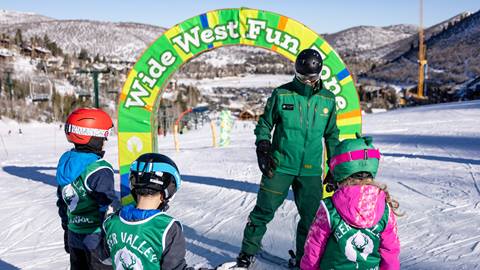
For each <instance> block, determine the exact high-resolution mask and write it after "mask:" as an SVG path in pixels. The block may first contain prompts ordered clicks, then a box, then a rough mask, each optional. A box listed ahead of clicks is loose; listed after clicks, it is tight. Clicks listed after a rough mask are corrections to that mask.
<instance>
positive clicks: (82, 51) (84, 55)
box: [78, 48, 88, 60]
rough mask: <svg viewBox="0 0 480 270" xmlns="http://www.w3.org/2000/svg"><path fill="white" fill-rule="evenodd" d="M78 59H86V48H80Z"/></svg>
mask: <svg viewBox="0 0 480 270" xmlns="http://www.w3.org/2000/svg"><path fill="white" fill-rule="evenodd" d="M78 59H79V60H88V52H87V50H86V49H84V48H82V49H81V50H80V53H79V54H78Z"/></svg>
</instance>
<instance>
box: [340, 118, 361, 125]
mask: <svg viewBox="0 0 480 270" xmlns="http://www.w3.org/2000/svg"><path fill="white" fill-rule="evenodd" d="M361 123H362V118H361V117H352V118H346V119H337V126H338V127H343V126H350V125H358V124H361Z"/></svg>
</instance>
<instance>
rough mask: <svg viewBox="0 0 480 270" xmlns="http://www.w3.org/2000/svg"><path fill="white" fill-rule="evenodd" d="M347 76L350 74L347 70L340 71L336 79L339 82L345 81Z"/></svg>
mask: <svg viewBox="0 0 480 270" xmlns="http://www.w3.org/2000/svg"><path fill="white" fill-rule="evenodd" d="M348 75H350V72H348V69H346V68H345V69H344V70H342V71H340V72H339V73H338V74H337V79H338V80H339V81H341V80H343V79H345V78H346V77H348Z"/></svg>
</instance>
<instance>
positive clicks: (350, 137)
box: [338, 134, 357, 141]
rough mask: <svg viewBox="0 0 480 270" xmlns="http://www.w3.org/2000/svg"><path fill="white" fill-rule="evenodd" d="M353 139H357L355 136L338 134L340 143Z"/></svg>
mask: <svg viewBox="0 0 480 270" xmlns="http://www.w3.org/2000/svg"><path fill="white" fill-rule="evenodd" d="M355 138H357V136H356V135H355V134H340V136H338V139H339V140H340V141H343V140H345V139H355Z"/></svg>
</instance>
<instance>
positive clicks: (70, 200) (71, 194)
mask: <svg viewBox="0 0 480 270" xmlns="http://www.w3.org/2000/svg"><path fill="white" fill-rule="evenodd" d="M62 197H63V200H64V201H65V203H66V204H67V205H68V209H69V210H70V212H72V211H74V210H75V208H77V204H78V199H79V198H78V194H77V192H76V191H75V189H74V188H73V186H72V185H71V184H69V185H66V186H65V187H64V188H63V189H62Z"/></svg>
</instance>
